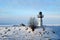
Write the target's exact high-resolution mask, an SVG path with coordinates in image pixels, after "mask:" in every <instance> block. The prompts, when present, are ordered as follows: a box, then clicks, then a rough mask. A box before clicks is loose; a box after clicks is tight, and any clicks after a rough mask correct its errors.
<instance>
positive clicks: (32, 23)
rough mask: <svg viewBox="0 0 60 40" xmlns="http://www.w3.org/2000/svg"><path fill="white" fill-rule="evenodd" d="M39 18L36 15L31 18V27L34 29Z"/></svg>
mask: <svg viewBox="0 0 60 40" xmlns="http://www.w3.org/2000/svg"><path fill="white" fill-rule="evenodd" d="M37 24H38V23H37V20H36V19H35V17H31V18H30V20H29V27H30V28H31V29H32V31H34V29H35V28H36V27H37Z"/></svg>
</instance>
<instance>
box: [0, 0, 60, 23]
mask: <svg viewBox="0 0 60 40" xmlns="http://www.w3.org/2000/svg"><path fill="white" fill-rule="evenodd" d="M40 11H42V12H43V15H44V18H43V23H44V24H60V0H0V24H8V23H9V24H19V23H22V22H23V21H24V22H27V20H28V19H29V18H30V17H31V16H35V17H37V14H38V13H39V12H40ZM22 20H23V21H22Z"/></svg>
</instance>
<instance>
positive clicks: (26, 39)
mask: <svg viewBox="0 0 60 40" xmlns="http://www.w3.org/2000/svg"><path fill="white" fill-rule="evenodd" d="M0 40H60V36H59V35H57V34H56V33H55V31H54V30H53V29H52V28H49V27H45V30H44V31H43V29H42V28H36V29H35V31H32V29H31V28H29V27H23V26H22V27H0Z"/></svg>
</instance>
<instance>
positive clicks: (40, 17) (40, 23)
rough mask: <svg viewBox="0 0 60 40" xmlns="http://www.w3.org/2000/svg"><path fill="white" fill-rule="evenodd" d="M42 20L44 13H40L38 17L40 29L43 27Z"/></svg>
mask: <svg viewBox="0 0 60 40" xmlns="http://www.w3.org/2000/svg"><path fill="white" fill-rule="evenodd" d="M42 18H43V15H42V12H39V15H38V26H39V27H42V26H43V23H42V22H43V21H42Z"/></svg>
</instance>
